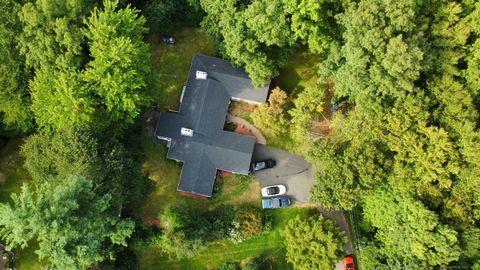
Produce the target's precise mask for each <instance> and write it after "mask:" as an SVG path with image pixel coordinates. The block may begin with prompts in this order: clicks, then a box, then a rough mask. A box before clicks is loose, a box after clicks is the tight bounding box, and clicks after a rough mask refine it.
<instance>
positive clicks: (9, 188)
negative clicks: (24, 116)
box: [0, 138, 30, 203]
mask: <svg viewBox="0 0 480 270" xmlns="http://www.w3.org/2000/svg"><path fill="white" fill-rule="evenodd" d="M22 143H23V139H19V138H17V139H11V140H9V142H8V143H7V145H6V146H5V147H4V148H2V150H0V202H2V203H4V202H8V201H10V195H11V194H12V193H18V192H20V188H21V186H22V184H23V183H24V182H26V181H28V179H30V176H29V175H28V172H27V171H26V170H25V169H24V168H23V162H24V159H23V157H22V156H20V153H19V152H20V146H21V144H22Z"/></svg>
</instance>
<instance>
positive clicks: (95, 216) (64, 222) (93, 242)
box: [0, 176, 134, 269]
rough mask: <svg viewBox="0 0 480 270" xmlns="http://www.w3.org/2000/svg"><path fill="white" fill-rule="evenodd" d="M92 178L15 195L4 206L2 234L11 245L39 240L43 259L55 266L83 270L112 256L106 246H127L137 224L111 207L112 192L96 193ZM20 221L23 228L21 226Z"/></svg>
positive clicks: (0, 207)
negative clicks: (124, 218) (11, 203)
mask: <svg viewBox="0 0 480 270" xmlns="http://www.w3.org/2000/svg"><path fill="white" fill-rule="evenodd" d="M93 189H94V186H93V184H92V182H91V181H89V180H87V179H85V178H83V177H74V176H72V177H69V178H67V179H65V180H64V181H63V184H62V185H52V184H50V183H43V184H41V185H39V186H38V187H37V188H36V189H35V191H32V190H31V189H30V188H29V187H27V186H24V187H23V188H22V192H21V193H20V194H19V195H15V194H14V195H12V199H13V205H9V204H2V205H0V213H1V215H2V217H5V218H2V219H1V220H0V235H1V237H2V238H3V239H5V240H6V242H7V245H8V247H9V248H14V247H18V246H21V247H25V246H27V244H28V242H29V241H30V240H32V239H34V240H35V241H37V242H38V245H39V246H38V249H37V250H36V253H37V254H38V256H39V258H40V260H44V261H46V262H48V263H49V265H50V266H51V267H52V268H54V269H84V268H86V267H88V266H90V265H92V264H93V263H96V262H99V261H102V260H103V259H105V258H107V257H108V256H109V255H110V254H109V253H108V247H110V246H112V245H126V241H125V239H126V238H127V237H128V236H129V235H130V234H131V233H132V231H133V227H134V223H133V221H130V220H122V219H120V218H118V217H117V214H116V213H112V212H111V211H109V201H110V199H111V195H110V194H108V193H107V194H104V195H102V196H99V195H97V194H96V193H95V192H94V191H93ZM19 225H20V226H19Z"/></svg>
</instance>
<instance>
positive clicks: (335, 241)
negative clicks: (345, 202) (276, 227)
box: [282, 216, 346, 270]
mask: <svg viewBox="0 0 480 270" xmlns="http://www.w3.org/2000/svg"><path fill="white" fill-rule="evenodd" d="M282 235H283V236H284V238H285V246H286V249H287V260H288V261H289V262H291V263H292V264H293V266H294V268H295V269H300V270H308V269H333V268H335V264H336V263H337V262H338V261H339V259H340V258H341V257H342V255H343V254H344V253H343V245H344V244H345V242H346V238H345V236H344V235H343V233H342V232H341V231H340V230H339V229H338V228H337V227H336V225H335V223H334V222H333V221H331V220H328V219H325V218H324V217H323V216H314V217H310V218H308V219H306V220H302V219H300V218H299V217H298V216H297V217H296V218H295V219H292V220H290V221H289V222H288V224H287V226H286V227H285V229H284V231H283V233H282Z"/></svg>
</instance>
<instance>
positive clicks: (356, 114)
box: [307, 109, 392, 209]
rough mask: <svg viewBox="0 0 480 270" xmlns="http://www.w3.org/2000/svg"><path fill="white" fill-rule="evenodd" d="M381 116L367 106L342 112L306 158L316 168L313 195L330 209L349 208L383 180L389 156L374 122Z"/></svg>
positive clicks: (389, 167) (381, 135) (380, 132)
mask: <svg viewBox="0 0 480 270" xmlns="http://www.w3.org/2000/svg"><path fill="white" fill-rule="evenodd" d="M381 119H382V117H381V115H379V114H375V112H372V111H370V109H369V110H355V111H352V112H351V113H350V114H349V117H348V118H344V117H342V116H341V115H339V116H338V117H336V119H335V120H334V122H333V124H332V129H333V131H332V133H331V135H330V136H329V137H327V138H326V139H325V140H319V141H317V142H316V143H315V144H314V145H313V146H312V149H311V152H310V153H309V155H308V156H307V158H308V159H309V160H310V161H311V162H312V164H313V166H314V167H315V168H316V169H317V170H316V179H317V181H316V183H315V185H314V187H313V188H312V189H311V194H312V198H314V199H315V200H316V201H317V202H319V203H320V205H322V206H324V207H327V208H329V209H338V208H341V209H352V208H353V207H354V206H355V205H356V204H357V203H358V199H359V198H360V197H361V196H362V195H364V194H368V193H369V192H370V191H371V189H372V188H374V187H375V186H376V185H377V184H378V183H381V182H382V181H384V180H385V178H386V176H387V175H388V172H389V171H390V169H391V166H392V164H391V160H389V159H388V158H387V157H388V156H389V152H388V151H385V149H384V147H383V146H382V145H381V144H380V141H381V139H382V137H383V136H384V135H383V133H382V130H380V129H379V126H378V124H377V123H381V121H382V120H381Z"/></svg>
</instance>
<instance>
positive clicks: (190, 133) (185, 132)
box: [180, 127, 193, 137]
mask: <svg viewBox="0 0 480 270" xmlns="http://www.w3.org/2000/svg"><path fill="white" fill-rule="evenodd" d="M180 134H181V135H182V136H188V137H192V136H193V130H192V129H189V128H183V127H182V129H181V130H180Z"/></svg>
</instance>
